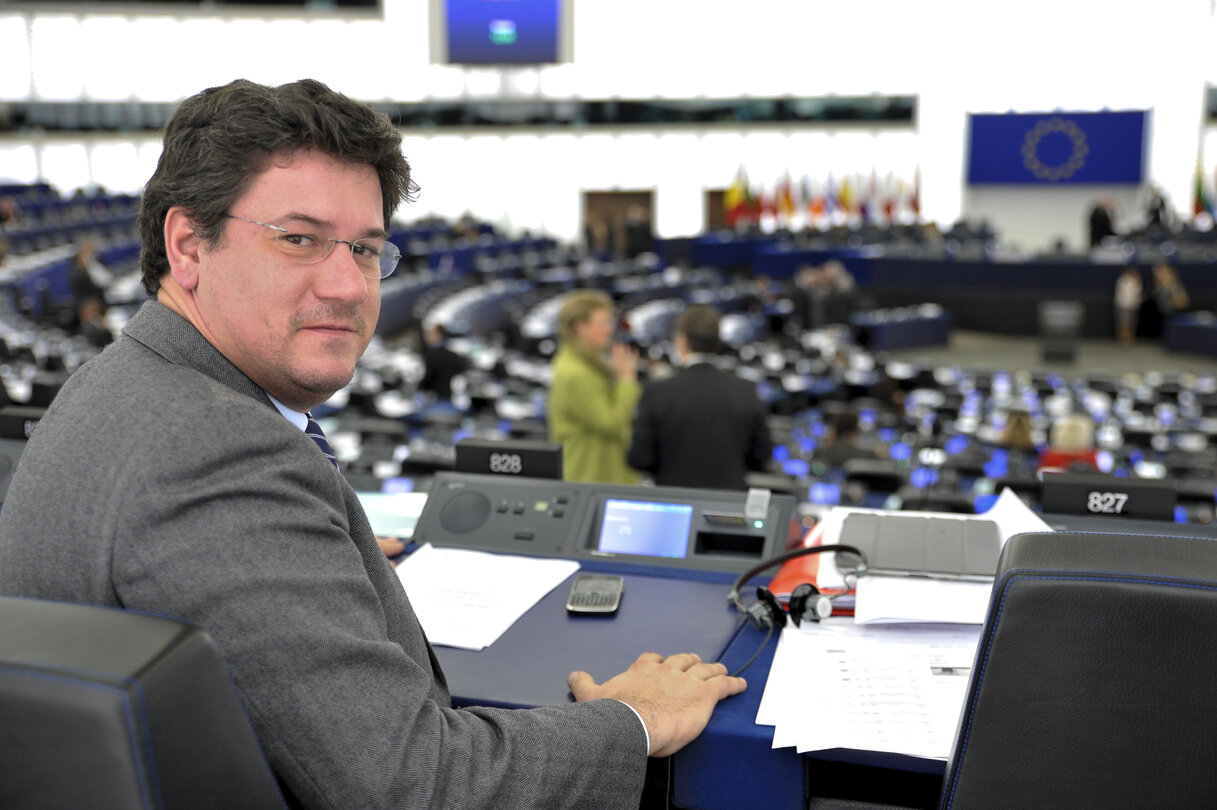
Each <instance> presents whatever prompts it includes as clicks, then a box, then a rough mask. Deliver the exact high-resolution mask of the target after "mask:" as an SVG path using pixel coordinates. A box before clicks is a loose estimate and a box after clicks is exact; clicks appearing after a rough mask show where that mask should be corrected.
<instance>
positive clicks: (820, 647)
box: [756, 620, 981, 760]
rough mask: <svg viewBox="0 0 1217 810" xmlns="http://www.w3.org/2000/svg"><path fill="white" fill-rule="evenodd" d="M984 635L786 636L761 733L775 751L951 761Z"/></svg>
mask: <svg viewBox="0 0 1217 810" xmlns="http://www.w3.org/2000/svg"><path fill="white" fill-rule="evenodd" d="M980 629H981V628H980V627H979V626H970V625H917V626H906V627H899V628H896V627H884V626H869V627H868V626H859V625H856V624H854V623H852V622H849V621H844V620H836V621H833V620H830V621H826V622H821V623H820V624H818V625H809V624H803V625H802V626H800V627H787V628H786V629H784V630H783V631H782V635H781V637H780V638H779V640H778V648H777V651H776V653H775V654H774V659H773V666H772V667H771V668H770V670H769V680H768V682H767V683H766V684H765V694H764V695H763V696H762V698H761V705H760V708H759V710H758V712H757V717H756V722H757V724H758V725H763V726H773V727H774V728H773V747H774V748H783V747H788V746H793V747H794V748H795V749H796V750H797V751H798V752H799V753H803V752H806V751H822V750H825V749H829V748H850V749H853V750H858V751H880V752H887V753H894V754H907V755H910V756H918V757H927V758H933V759H943V760H945V759H947V758H948V757H949V756H950V752H951V744H952V742H953V741H954V739H955V728H956V725H957V724H958V722H959V714H960V711H961V710H962V708H963V702H964V699H965V697H966V695H967V690H968V680H969V675H970V673H971V667H972V663H973V660H974V658H975V656H976V644H977V641H978V639H979V637H980Z"/></svg>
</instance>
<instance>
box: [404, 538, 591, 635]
mask: <svg viewBox="0 0 1217 810" xmlns="http://www.w3.org/2000/svg"><path fill="white" fill-rule="evenodd" d="M578 570H579V563H577V562H576V561H574V560H557V559H547V558H541V557H523V556H518V555H514V556H513V555H507V554H491V553H489V552H485V551H471V550H468V549H455V548H435V547H434V546H432V545H431V544H430V543H427V544H425V545H423V546H421V547H420V548H419V549H418V550H417V551H415V552H414V553H413V554H411V555H410V556H408V557H406V558H405V559H404V560H402V562H401V564H400V565H399V566H397V576H398V577H399V578H400V579H401V584H402V585H403V586H404V587H405V589H406V594H407V595H408V596H409V597H410V604H411V605H413V606H414V612H415V613H416V614H417V615H418V620H419V622H420V623H421V624H422V626H423V630H424V631H425V632H426V633H427V638H428V639H429V640H430V641H431V643H432V644H439V645H442V646H445V647H459V648H461V649H464V650H481V649H483V648H485V647H489V646H490V645H491V644H493V643H494V641H495V640H496V639H497V638H498V637H499V636H501V635H503V633H505V632H506V631H507V628H509V627H511V626H512V625H513V624H515V622H516V620H517V619H519V618H520V617H521V616H523V615H524V614H525V613H527V612H528V611H529V610H530V609H531V608H532V607H533V606H534V605H535V604H537V602H539V601H541V599H542V598H544V597H545V595H546V594H548V593H549V592H550V591H552V590H553V589H554V588H556V587H558V586H559V585H561V584H562V583H563V582H564V581H565V580H566V578H567V577H569V576H570V575H571V574H573V573H575V572H576V571H578Z"/></svg>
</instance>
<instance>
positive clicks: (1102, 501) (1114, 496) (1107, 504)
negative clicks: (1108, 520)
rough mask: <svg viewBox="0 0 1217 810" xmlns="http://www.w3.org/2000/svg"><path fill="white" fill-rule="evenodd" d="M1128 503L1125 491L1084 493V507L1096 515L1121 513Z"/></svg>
mask: <svg viewBox="0 0 1217 810" xmlns="http://www.w3.org/2000/svg"><path fill="white" fill-rule="evenodd" d="M1126 503H1128V493H1127V492H1096V491H1091V492H1089V493H1087V495H1086V509H1087V511H1089V512H1094V513H1095V514H1098V515H1122V514H1124V504H1126Z"/></svg>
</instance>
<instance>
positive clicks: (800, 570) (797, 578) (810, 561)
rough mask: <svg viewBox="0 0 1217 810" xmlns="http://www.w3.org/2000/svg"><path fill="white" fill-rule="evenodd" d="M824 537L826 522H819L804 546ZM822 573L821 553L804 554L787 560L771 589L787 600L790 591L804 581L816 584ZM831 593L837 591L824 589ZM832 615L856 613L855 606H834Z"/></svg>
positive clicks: (771, 583)
mask: <svg viewBox="0 0 1217 810" xmlns="http://www.w3.org/2000/svg"><path fill="white" fill-rule="evenodd" d="M823 538H824V524H822V523H817V524H816V525H815V527H813V528H812V529H810V530H809V531H808V532H807V534H806V536H804V538H803V542H802V543H801V545H802V546H818V545H820V543H821V542H822V541H823ZM819 573H820V555H819V554H804V555H803V556H801V557H795V558H794V559H793V560H787V561H786V562H785V563H783V564H782V567H781V568H779V569H778V572H777V573H776V574H774V575H773V579H771V580H770V581H769V590H770V591H771V592H772V593H773V594H774V596H776V597H777V598H778V599H780V600H781V601H783V602H785V601H786V599H787V598H788V597H789V596H790V592H791V591H793V590H794V589H795V588H797V587H798V586H800V585H802V584H803V583H804V582H810V583H811V584H812V585H815V584H816V577H817V576H818V575H819ZM824 593H827V594H829V595H832V594H834V593H836V591H824ZM832 615H834V616H852V615H854V610H853V607H852V606H851V607H848V608H843V607H838V606H834V607H833V611H832Z"/></svg>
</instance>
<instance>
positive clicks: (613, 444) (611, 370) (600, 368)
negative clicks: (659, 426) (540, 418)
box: [548, 290, 642, 484]
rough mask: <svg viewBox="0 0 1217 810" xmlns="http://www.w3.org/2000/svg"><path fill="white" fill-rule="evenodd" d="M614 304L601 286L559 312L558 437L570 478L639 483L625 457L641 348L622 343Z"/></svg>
mask: <svg viewBox="0 0 1217 810" xmlns="http://www.w3.org/2000/svg"><path fill="white" fill-rule="evenodd" d="M616 325H617V318H616V315H615V313H614V308H613V301H612V299H611V298H609V297H608V295H607V294H606V293H604V292H601V291H599V290H576V291H574V292H572V293H570V294H569V295H568V296H567V298H566V300H565V301H564V302H563V303H562V308H561V309H560V310H559V312H558V338H559V347H558V353H557V354H556V355H554V360H553V377H552V380H551V382H550V387H549V403H548V419H549V437H550V440H551V441H554V442H557V443H559V444H561V445H562V468H563V470H562V471H563V478H565V479H566V480H567V481H600V482H603V483H608V484H636V483H638V481H639V478H640V476H639V475H638V472H637V471H636V470H633V469H631V468H630V467H629V466H628V465H627V464H626V460H625V454H626V451H627V450H628V449H629V446H630V428H631V423H632V422H633V419H634V407H635V406H636V405H637V404H638V399H639V397H640V396H641V395H642V386H641V385H639V383H638V353H637V352H636V351H635V350H634V349H633V348H631V347H629V346H627V345H625V344H623V343H618V342H614V340H613V334H614V332H615V330H616Z"/></svg>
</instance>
